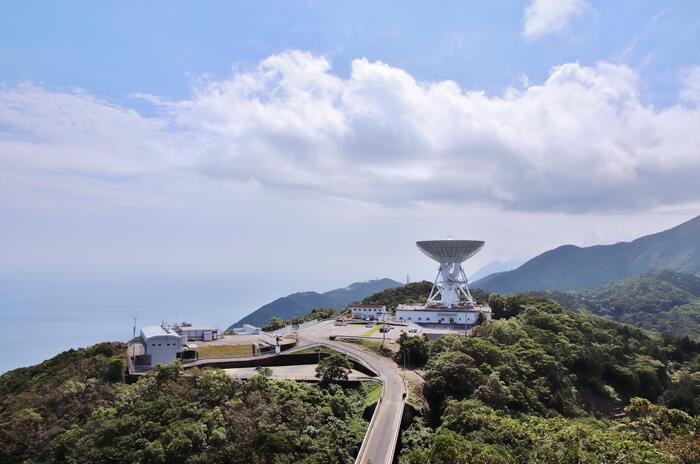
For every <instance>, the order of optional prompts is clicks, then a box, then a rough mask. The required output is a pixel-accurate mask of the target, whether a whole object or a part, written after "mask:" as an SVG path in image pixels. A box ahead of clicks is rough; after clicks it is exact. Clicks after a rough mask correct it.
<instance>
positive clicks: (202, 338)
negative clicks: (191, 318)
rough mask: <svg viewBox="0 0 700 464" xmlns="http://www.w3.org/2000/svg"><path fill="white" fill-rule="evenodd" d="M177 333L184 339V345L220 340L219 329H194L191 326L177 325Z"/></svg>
mask: <svg viewBox="0 0 700 464" xmlns="http://www.w3.org/2000/svg"><path fill="white" fill-rule="evenodd" d="M173 329H174V330H175V332H176V333H177V334H178V335H180V336H181V337H182V343H187V342H188V341H193V342H210V341H212V340H216V339H218V338H220V336H219V328H218V327H193V326H191V325H184V324H183V325H176V326H174V327H173Z"/></svg>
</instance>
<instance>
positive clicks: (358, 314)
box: [348, 304, 386, 321]
mask: <svg viewBox="0 0 700 464" xmlns="http://www.w3.org/2000/svg"><path fill="white" fill-rule="evenodd" d="M348 308H349V309H350V313H351V314H352V318H353V319H362V320H365V321H366V320H368V319H369V320H370V321H383V320H384V316H385V315H386V306H384V305H380V304H356V305H351V306H349V307H348Z"/></svg>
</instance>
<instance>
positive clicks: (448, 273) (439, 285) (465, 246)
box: [416, 239, 485, 308]
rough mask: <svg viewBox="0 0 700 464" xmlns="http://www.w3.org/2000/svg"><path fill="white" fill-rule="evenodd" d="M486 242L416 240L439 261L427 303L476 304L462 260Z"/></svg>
mask: <svg viewBox="0 0 700 464" xmlns="http://www.w3.org/2000/svg"><path fill="white" fill-rule="evenodd" d="M484 244H485V242H483V241H481V240H454V239H448V240H424V241H421V242H416V245H417V246H418V249H419V250H420V251H422V252H423V253H425V255H426V256H428V257H429V258H430V259H433V260H435V261H437V262H438V263H439V264H440V267H439V268H438V273H437V276H436V277H435V281H434V282H433V288H432V289H431V290H430V296H429V297H428V303H427V304H428V305H430V304H433V305H440V306H444V307H447V308H449V307H451V306H452V305H454V304H455V303H459V302H466V303H468V304H471V305H474V299H473V298H472V295H471V293H470V292H469V287H468V286H467V283H468V280H467V276H466V274H465V273H464V269H462V263H463V262H464V261H466V260H468V259H469V258H471V257H472V256H474V255H475V254H477V253H478V252H479V250H481V249H482V248H483V247H484ZM438 296H439V297H440V299H438Z"/></svg>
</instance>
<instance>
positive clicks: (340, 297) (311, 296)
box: [231, 278, 403, 327]
mask: <svg viewBox="0 0 700 464" xmlns="http://www.w3.org/2000/svg"><path fill="white" fill-rule="evenodd" d="M401 285H403V284H401V283H400V282H397V281H395V280H392V279H386V278H385V279H375V280H370V281H368V282H355V283H353V284H350V285H348V286H347V287H343V288H336V289H335V290H330V291H328V292H325V293H318V292H299V293H292V294H291V295H288V296H285V297H282V298H278V299H276V300H275V301H273V302H271V303H268V304H266V305H264V306H261V307H260V308H258V309H256V310H255V311H253V312H252V313H250V314H248V315H247V316H246V317H244V318H243V319H241V320H240V321H238V322H236V323H235V324H233V325H232V326H231V327H234V326H235V327H240V326H241V325H243V324H252V325H256V326H262V325H264V324H265V323H267V322H268V321H269V320H270V319H271V318H272V317H275V316H276V317H280V318H282V319H292V318H295V317H299V316H303V315H305V314H307V313H308V312H309V311H311V310H312V309H316V308H335V309H343V308H345V306H347V305H349V304H350V303H352V302H353V301H359V300H362V299H364V298H367V297H368V296H370V295H373V294H375V293H378V292H381V291H383V290H386V289H387V288H393V287H400V286H401Z"/></svg>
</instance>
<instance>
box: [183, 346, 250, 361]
mask: <svg viewBox="0 0 700 464" xmlns="http://www.w3.org/2000/svg"><path fill="white" fill-rule="evenodd" d="M197 352H198V354H199V359H210V358H239V357H244V356H252V355H253V345H252V344H246V345H200V346H199V347H198V348H197Z"/></svg>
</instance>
